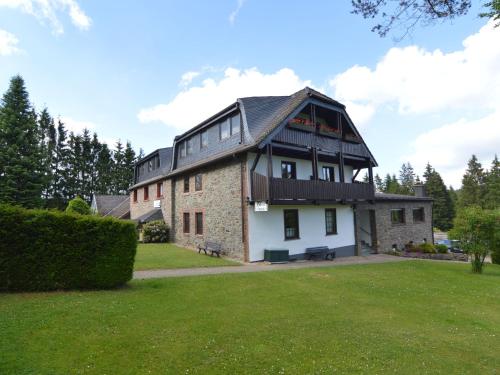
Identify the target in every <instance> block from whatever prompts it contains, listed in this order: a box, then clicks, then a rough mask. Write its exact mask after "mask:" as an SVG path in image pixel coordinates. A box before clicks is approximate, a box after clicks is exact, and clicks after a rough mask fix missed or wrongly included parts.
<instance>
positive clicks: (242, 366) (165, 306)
mask: <svg viewBox="0 0 500 375" xmlns="http://www.w3.org/2000/svg"><path fill="white" fill-rule="evenodd" d="M469 268H470V265H469V264H453V263H443V262H435V263H432V262H424V261H409V262H401V263H387V264H376V265H375V264H374V265H357V266H343V267H335V268H321V269H318V268H314V269H301V270H291V271H277V272H261V273H252V274H232V275H229V274H226V275H217V276H204V277H189V278H172V279H157V280H148V281H134V282H132V283H131V284H130V286H129V287H127V288H124V289H121V290H115V291H104V292H102V291H101V292H98V291H96V292H69V293H58V292H56V293H37V294H12V295H5V294H4V295H0V332H2V334H1V335H0V347H1V348H2V350H1V351H0V373H1V374H16V375H19V374H167V373H168V374H181V373H189V374H221V373H226V374H235V373H248V374H278V373H285V374H287V373H294V374H304V373H307V374H312V373H314V374H322V373H326V374H331V373H365V374H384V373H397V374H423V373H427V374H428V373H442V374H495V373H498V369H499V368H500V356H499V355H498V348H499V347H500V267H499V266H494V265H492V266H488V267H487V268H486V270H485V274H483V275H473V274H471V273H470V271H469Z"/></svg>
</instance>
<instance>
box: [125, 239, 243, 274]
mask: <svg viewBox="0 0 500 375" xmlns="http://www.w3.org/2000/svg"><path fill="white" fill-rule="evenodd" d="M237 265H239V263H237V262H233V261H231V260H228V259H225V258H217V257H216V256H213V257H211V256H207V255H205V254H204V253H201V254H198V252H195V251H193V250H189V249H183V248H182V247H178V246H175V245H172V244H165V243H162V244H138V245H137V255H136V256H135V264H134V270H135V271H139V270H151V269H161V268H191V267H217V266H237Z"/></svg>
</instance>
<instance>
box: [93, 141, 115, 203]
mask: <svg viewBox="0 0 500 375" xmlns="http://www.w3.org/2000/svg"><path fill="white" fill-rule="evenodd" d="M113 170H114V164H113V157H112V155H111V151H110V149H109V147H108V145H107V144H106V143H103V144H102V145H101V148H100V151H99V154H98V157H97V162H96V171H97V181H96V186H95V193H96V194H110V193H111V192H112V191H113Z"/></svg>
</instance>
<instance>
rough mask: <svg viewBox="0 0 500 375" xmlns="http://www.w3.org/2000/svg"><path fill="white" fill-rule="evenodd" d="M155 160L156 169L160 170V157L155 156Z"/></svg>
mask: <svg viewBox="0 0 500 375" xmlns="http://www.w3.org/2000/svg"><path fill="white" fill-rule="evenodd" d="M155 159H156V168H160V157H159V156H156V157H155Z"/></svg>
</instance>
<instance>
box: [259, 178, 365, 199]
mask: <svg viewBox="0 0 500 375" xmlns="http://www.w3.org/2000/svg"><path fill="white" fill-rule="evenodd" d="M252 195H253V197H252V199H253V200H254V201H268V202H269V203H270V204H300V203H315V202H316V203H335V202H341V201H366V200H372V199H374V198H375V189H374V187H373V185H371V184H366V183H344V182H329V181H321V180H292V179H282V178H275V177H272V178H269V179H268V178H267V177H266V176H263V175H261V174H259V173H256V172H253V173H252Z"/></svg>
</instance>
